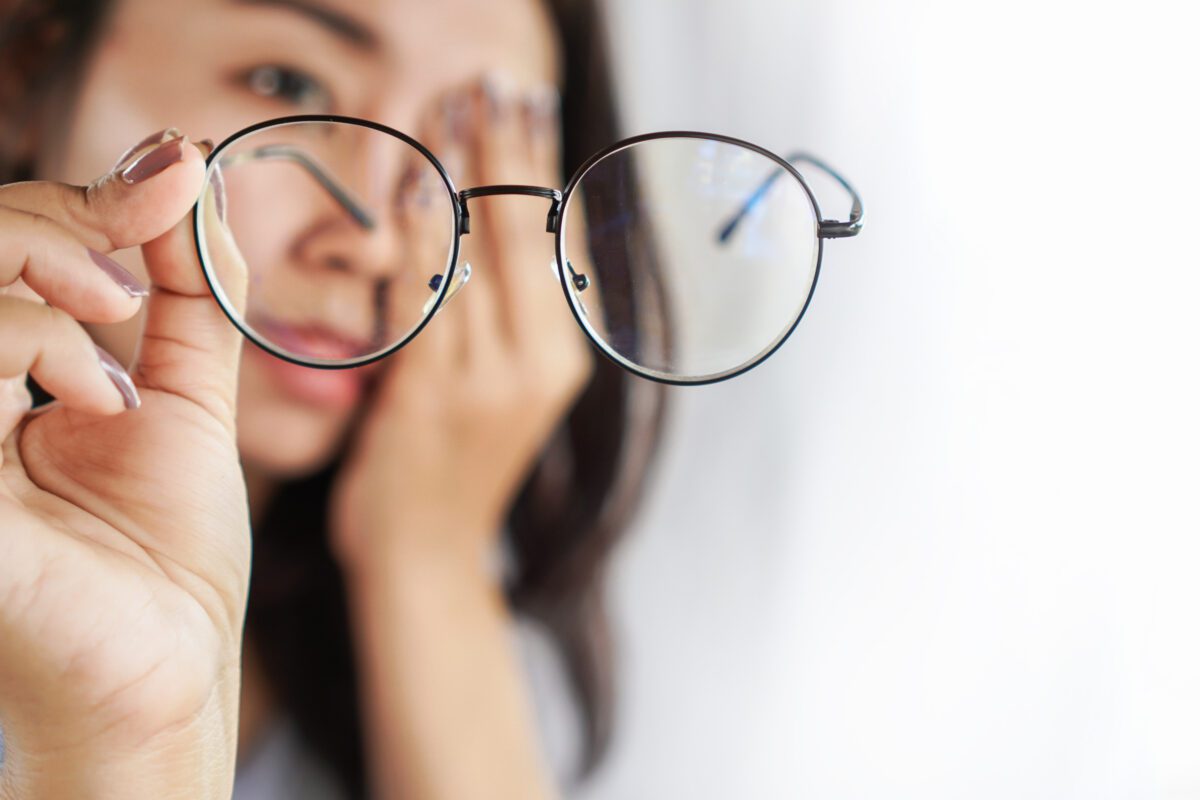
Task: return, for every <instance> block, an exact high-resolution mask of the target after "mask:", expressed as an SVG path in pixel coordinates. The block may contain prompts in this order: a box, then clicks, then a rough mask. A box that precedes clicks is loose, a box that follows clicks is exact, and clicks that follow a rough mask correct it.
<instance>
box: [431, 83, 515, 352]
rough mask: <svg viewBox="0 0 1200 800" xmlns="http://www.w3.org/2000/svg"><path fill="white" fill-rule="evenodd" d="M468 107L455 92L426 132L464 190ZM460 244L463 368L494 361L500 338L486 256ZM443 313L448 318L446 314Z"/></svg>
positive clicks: (461, 92) (472, 177)
mask: <svg viewBox="0 0 1200 800" xmlns="http://www.w3.org/2000/svg"><path fill="white" fill-rule="evenodd" d="M471 105H472V99H471V96H470V88H469V87H460V88H456V89H455V90H454V91H453V92H451V93H450V94H449V95H448V96H447V97H446V98H445V99H444V101H443V102H442V105H441V109H440V113H439V114H438V115H437V118H436V119H437V122H436V124H433V125H432V126H431V128H430V132H429V136H430V137H431V138H432V140H433V141H434V142H435V143H436V147H437V149H436V150H435V152H436V153H438V154H439V158H441V160H442V162H443V165H444V166H445V167H446V169H447V170H451V169H452V170H454V172H455V173H456V174H458V175H461V176H462V178H461V179H462V180H464V181H466V182H467V183H466V185H468V186H473V185H477V183H478V177H477V172H478V164H477V162H476V160H475V159H474V158H472V157H471V154H470V152H469V149H470V136H471V134H470V125H471V122H472V113H473V112H472V109H471ZM461 242H462V244H463V246H464V252H463V253H462V255H460V265H459V266H460V269H461V268H463V267H464V265H465V263H467V262H469V263H471V265H472V272H471V279H470V284H469V285H468V286H464V287H462V288H461V289H460V292H459V294H457V295H455V300H454V302H455V309H454V310H453V312H452V313H453V316H454V317H455V318H456V320H457V323H458V326H457V327H458V334H457V342H456V344H457V352H456V361H457V362H458V363H460V364H466V363H468V362H469V361H471V360H472V359H477V358H494V357H495V356H496V354H497V352H496V351H497V348H498V347H499V346H500V344H501V342H502V340H503V337H502V334H501V331H500V330H499V321H498V315H497V309H496V299H495V291H494V287H493V281H494V278H493V276H492V275H491V271H492V270H491V267H490V262H489V259H488V254H487V253H481V252H480V251H479V249H478V248H473V247H472V246H471V240H470V238H469V237H468V238H466V239H463V240H461ZM472 259H473V260H472ZM445 313H446V314H447V315H450V314H451V312H450V311H449V310H447V311H446V312H445ZM440 315H441V312H439V316H440Z"/></svg>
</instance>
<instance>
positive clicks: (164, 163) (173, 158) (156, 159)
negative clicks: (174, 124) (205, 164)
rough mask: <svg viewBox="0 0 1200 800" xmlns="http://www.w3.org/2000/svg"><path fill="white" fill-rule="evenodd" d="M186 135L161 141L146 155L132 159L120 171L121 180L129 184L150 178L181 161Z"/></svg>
mask: <svg viewBox="0 0 1200 800" xmlns="http://www.w3.org/2000/svg"><path fill="white" fill-rule="evenodd" d="M186 141H187V137H185V136H180V137H177V138H175V139H171V140H170V141H168V142H163V143H162V144H160V145H159V146H158V147H156V148H154V149H153V150H151V151H150V152H149V153H146V155H144V156H142V157H141V158H139V159H138V160H137V161H134V162H133V163H132V164H130V165H129V166H128V167H126V168H125V169H124V170H122V172H121V180H123V181H125V182H126V183H129V184H134V183H139V182H141V181H144V180H146V179H147V178H152V177H154V176H155V175H157V174H158V173H160V172H162V171H163V170H165V169H166V168H167V167H169V166H171V165H172V164H178V163H179V162H180V161H183V145H184V143H185V142H186Z"/></svg>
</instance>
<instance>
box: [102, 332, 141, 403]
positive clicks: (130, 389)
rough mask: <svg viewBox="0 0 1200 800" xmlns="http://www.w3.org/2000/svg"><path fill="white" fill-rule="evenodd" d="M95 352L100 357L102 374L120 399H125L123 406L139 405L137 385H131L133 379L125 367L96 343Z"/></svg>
mask: <svg viewBox="0 0 1200 800" xmlns="http://www.w3.org/2000/svg"><path fill="white" fill-rule="evenodd" d="M96 354H97V355H98V356H99V357H100V367H101V369H103V370H104V374H105V375H107V376H108V379H109V380H110V381H112V382H113V386H116V387H117V391H118V392H120V393H121V399H123V400H124V401H125V408H128V409H134V408H137V407H138V406H140V405H141V404H142V398H140V397H138V393H137V387H136V386H134V385H133V379H132V378H130V377H129V373H128V372H126V371H125V368H124V367H122V366H121V365H120V363H118V361H117V360H116V359H115V358H113V357H112V356H111V355H109V354H108V352H107V351H106V350H105V349H104V348H102V347H101V346H100V345H96Z"/></svg>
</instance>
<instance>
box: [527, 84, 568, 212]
mask: <svg viewBox="0 0 1200 800" xmlns="http://www.w3.org/2000/svg"><path fill="white" fill-rule="evenodd" d="M559 107H560V100H559V94H558V90H557V89H556V88H554V87H553V86H549V85H547V86H541V87H535V88H533V89H529V90H527V91H526V92H525V93H524V95H523V97H522V98H521V101H520V109H521V123H522V126H523V128H524V130H525V136H524V140H525V142H526V153H527V155H528V158H529V162H530V164H531V165H532V169H533V173H534V174H535V175H536V176H537V177H536V178H535V182H536V183H537V185H539V186H548V187H550V188H553V189H557V188H562V183H563V179H562V163H561V158H562V156H561V153H562V122H561V118H560V116H559Z"/></svg>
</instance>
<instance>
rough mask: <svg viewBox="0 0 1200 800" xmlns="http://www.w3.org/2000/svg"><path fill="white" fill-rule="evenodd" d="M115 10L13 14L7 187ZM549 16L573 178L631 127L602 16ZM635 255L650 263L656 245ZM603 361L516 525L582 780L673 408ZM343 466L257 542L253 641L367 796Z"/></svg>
mask: <svg viewBox="0 0 1200 800" xmlns="http://www.w3.org/2000/svg"><path fill="white" fill-rule="evenodd" d="M110 5H111V0H108V2H99V1H97V0H7V2H3V5H0V123H2V124H3V129H2V130H0V182H10V181H13V180H21V179H27V178H32V177H34V175H33V168H32V164H33V159H34V157H35V156H36V153H37V147H38V146H39V143H42V146H44V142H45V138H44V137H45V136H46V135H47V134H48V133H50V132H52V131H54V130H55V128H56V126H54V125H53V124H52V122H53V121H54V119H55V115H56V114H61V112H62V109H63V108H69V107H70V102H71V99H72V98H73V96H74V92H75V89H76V86H77V84H78V80H79V77H80V75H81V73H82V69H83V68H84V66H85V65H86V63H87V58H88V55H89V50H90V47H91V46H92V45H93V44H94V43H95V41H96V39H97V37H98V35H99V33H100V30H101V27H102V23H103V20H104V17H105V14H106V12H107V10H108V9H109V7H110ZM548 5H549V8H550V10H551V14H552V17H553V20H554V22H555V24H556V27H557V30H558V33H559V36H560V40H561V43H562V52H563V55H564V60H563V72H564V81H565V83H564V87H563V105H562V114H563V117H562V122H563V167H564V172H565V174H569V173H570V172H571V171H572V170H573V169H574V168H575V167H576V166H578V165H579V164H581V163H582V162H583V161H584V160H585V159H586V158H587V157H588V156H590V155H591V154H592V153H594V152H596V151H597V150H600V149H601V148H603V147H605V146H607V145H609V144H611V143H612V142H614V141H615V140H616V139H617V137H618V125H617V117H616V112H615V107H614V102H613V97H612V90H611V84H610V80H611V75H610V71H609V68H608V58H607V54H606V52H605V50H604V46H603V41H602V37H601V36H600V35H599V31H600V30H601V26H600V20H599V19H598V17H597V11H596V8H595V6H594V4H593V3H592V2H573V1H572V0H551V1H550V2H549V4H548ZM634 230H635V234H636V229H634ZM625 246H627V247H630V248H638V249H640V250H642V251H643V252H647V253H648V252H650V251H651V248H650V244H649V239H648V234H646V233H645V232H644V231H643V232H642V233H641V234H640V235H634V236H632V237H630V239H629V241H628V242H627V243H626V245H625ZM652 302H654V301H652ZM581 335H582V334H581ZM594 357H595V371H594V373H593V377H592V379H591V382H590V384H589V385H588V386H587V387H586V388H585V389H584V391H583V393H582V395H581V396H580V398H579V400H578V402H577V403H576V405H575V406H574V408H572V409H571V410H570V412H569V413H568V415H567V417H566V418H565V420H564V422H563V424H562V425H561V426H560V427H559V428H558V429H557V430H556V431H555V432H554V433H553V435H552V436H551V438H550V440H549V441H548V442H547V445H546V448H545V450H544V451H543V453H542V454H541V456H540V459H539V460H538V462H537V463H536V465H535V467H534V468H533V470H532V471H531V473H530V475H529V476H528V479H527V481H526V482H525V484H524V485H523V486H522V488H521V489H520V491H519V493H518V495H517V497H516V498H515V501H514V503H513V506H512V508H511V511H510V514H509V517H508V533H509V542H508V544H509V547H510V551H511V555H512V570H511V573H510V575H509V578H508V580H507V584H506V589H507V594H508V598H509V601H510V605H511V607H512V608H513V609H514V610H515V611H517V612H520V613H521V614H523V615H525V616H526V617H527V618H530V619H532V620H534V621H536V622H537V623H539V624H540V625H541V626H542V628H543V629H544V630H545V632H546V633H547V634H548V635H549V637H550V638H551V640H552V641H553V642H554V644H555V645H556V647H557V651H558V653H559V654H560V655H561V657H562V661H563V664H564V665H565V667H566V671H567V674H568V675H569V677H570V682H571V686H572V688H573V691H574V695H575V698H576V700H577V702H578V705H579V708H580V709H581V711H582V714H581V719H582V722H583V728H584V734H585V735H584V736H583V741H584V752H583V756H582V763H580V764H579V765H578V767H579V774H580V775H586V774H587V773H589V772H590V771H591V770H592V769H593V768H594V767H595V766H596V764H597V763H598V761H599V759H600V758H601V756H602V755H603V753H604V751H605V749H606V747H607V745H608V742H609V738H610V736H611V732H612V726H613V692H614V686H613V654H612V641H611V635H610V626H609V622H608V619H607V617H606V614H605V603H604V586H605V577H606V568H607V564H608V557H609V554H610V553H611V551H612V549H613V546H614V544H615V543H616V541H617V540H618V538H619V537H620V535H621V533H622V531H623V530H624V528H625V527H626V526H627V525H628V523H629V520H630V517H631V515H632V513H633V510H634V507H635V504H636V502H637V500H638V498H639V495H640V493H641V489H642V487H643V485H644V483H645V479H646V477H647V473H648V471H649V469H650V466H651V461H652V456H653V454H654V452H655V450H656V449H657V443H658V440H659V435H660V429H661V426H662V419H663V413H664V409H665V389H664V387H663V386H661V385H658V384H654V383H651V382H649V381H644V380H641V379H638V378H634V377H632V376H630V375H629V374H628V373H626V372H625V371H623V370H622V369H620V368H618V367H617V366H615V365H614V364H612V363H611V362H609V361H608V360H607V359H605V358H603V357H601V356H600V355H599V354H598V353H597V354H594ZM338 466H339V465H338V463H336V462H335V463H333V464H331V465H329V466H328V467H326V468H325V469H323V470H322V471H320V472H319V473H318V474H315V475H312V476H310V477H307V478H304V479H301V480H297V481H294V482H292V483H290V484H288V485H287V486H285V487H284V488H283V490H282V491H281V492H280V493H279V495H278V496H277V499H276V500H275V501H274V502H273V504H272V506H271V508H270V509H268V511H267V513H266V514H265V516H264V518H263V523H262V524H260V525H259V526H258V527H257V528H256V530H255V533H254V535H255V541H254V564H253V570H252V575H253V580H252V582H251V590H250V601H249V609H248V615H247V636H248V639H249V641H250V643H251V645H252V646H253V647H254V648H255V649H256V652H257V654H258V655H259V657H260V658H261V661H262V664H263V666H264V668H265V671H266V673H267V676H268V679H269V681H270V683H271V686H272V691H273V692H274V694H275V696H276V697H277V698H278V700H279V702H280V703H281V705H282V706H283V707H284V708H285V710H286V712H287V713H288V714H289V715H290V716H291V717H292V718H293V719H294V720H295V721H296V723H297V724H298V726H299V729H300V731H301V734H302V736H303V737H304V739H305V741H306V743H307V744H308V746H309V747H311V748H312V749H313V750H314V751H315V752H316V753H318V754H319V755H320V756H321V757H322V758H323V759H324V760H325V761H326V762H328V764H329V765H330V766H331V767H332V768H333V770H334V771H335V772H336V774H337V775H338V776H339V777H340V778H341V780H342V782H343V784H344V785H345V788H346V789H347V790H348V791H349V793H350V794H351V796H354V797H359V796H363V794H364V792H365V770H364V755H363V744H362V741H361V735H362V729H361V724H360V716H359V708H358V690H357V684H356V680H355V675H356V670H355V665H354V660H353V650H352V646H351V645H352V642H351V640H350V625H349V617H348V611H347V607H346V600H345V592H344V586H343V583H342V576H341V573H340V571H339V569H338V567H337V565H336V563H335V562H334V560H333V558H332V556H331V554H330V551H329V546H328V535H327V530H326V520H327V503H328V497H329V489H330V485H331V482H332V479H333V476H334V475H335V474H336V472H337V469H338Z"/></svg>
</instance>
